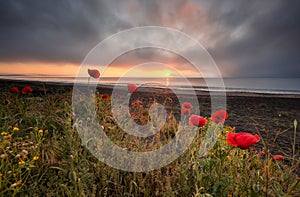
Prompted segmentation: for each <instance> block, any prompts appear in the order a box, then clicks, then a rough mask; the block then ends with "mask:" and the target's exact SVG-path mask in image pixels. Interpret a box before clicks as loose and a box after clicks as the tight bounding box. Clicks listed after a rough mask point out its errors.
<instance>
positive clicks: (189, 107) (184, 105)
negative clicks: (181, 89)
mask: <svg viewBox="0 0 300 197" xmlns="http://www.w3.org/2000/svg"><path fill="white" fill-rule="evenodd" d="M181 107H182V108H183V109H191V108H193V105H192V104H191V103H189V102H184V103H183V104H182V105H181Z"/></svg>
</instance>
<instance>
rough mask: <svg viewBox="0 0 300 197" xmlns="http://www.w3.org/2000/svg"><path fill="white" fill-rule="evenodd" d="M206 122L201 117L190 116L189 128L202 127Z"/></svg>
mask: <svg viewBox="0 0 300 197" xmlns="http://www.w3.org/2000/svg"><path fill="white" fill-rule="evenodd" d="M206 122H207V120H206V119H205V118H203V117H201V116H197V115H191V117H190V119H189V124H190V125H191V126H196V127H202V126H204V125H205V124H206Z"/></svg>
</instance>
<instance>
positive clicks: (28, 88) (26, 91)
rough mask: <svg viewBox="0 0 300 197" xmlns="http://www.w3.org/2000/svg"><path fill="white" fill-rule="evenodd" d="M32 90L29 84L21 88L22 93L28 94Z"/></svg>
mask: <svg viewBox="0 0 300 197" xmlns="http://www.w3.org/2000/svg"><path fill="white" fill-rule="evenodd" d="M30 92H32V88H31V87H30V86H26V87H24V88H23V89H22V94H28V93H30Z"/></svg>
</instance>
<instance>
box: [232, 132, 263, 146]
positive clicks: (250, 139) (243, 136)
mask: <svg viewBox="0 0 300 197" xmlns="http://www.w3.org/2000/svg"><path fill="white" fill-rule="evenodd" d="M259 139H260V138H259V136H258V135H257V134H256V135H252V134H251V133H247V132H241V133H232V132H229V133H228V134H227V137H226V141H227V142H228V144H230V145H232V146H237V147H238V148H241V149H247V148H249V147H250V146H252V145H253V144H255V143H257V142H258V141H259Z"/></svg>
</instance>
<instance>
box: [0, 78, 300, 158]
mask: <svg viewBox="0 0 300 197" xmlns="http://www.w3.org/2000/svg"><path fill="white" fill-rule="evenodd" d="M0 84H1V85H0V90H1V91H3V92H8V93H9V89H10V88H11V87H14V86H16V87H19V88H22V87H24V86H26V85H30V86H32V88H33V90H34V91H33V95H34V96H43V95H44V94H49V93H56V92H58V91H60V92H61V91H72V89H73V84H66V83H56V82H36V81H21V80H19V81H18V80H4V79H0ZM112 87H113V86H111V85H100V86H99V87H98V90H99V92H100V93H101V94H104V93H108V94H111V92H112ZM149 97H154V98H155V99H156V100H158V102H163V100H164V99H165V98H166V97H170V98H172V100H173V102H172V103H170V104H169V106H166V108H167V109H170V110H172V111H174V114H175V115H176V114H177V116H178V117H179V116H180V104H179V102H178V99H177V97H176V95H175V94H174V93H173V92H172V91H171V90H166V89H159V88H158V89H153V88H152V89H149V88H140V89H139V91H138V93H137V94H135V95H133V96H132V99H140V100H142V101H146V100H147V99H148V98H149ZM180 97H181V98H183V99H186V100H188V99H189V95H185V93H184V92H183V93H182V94H181V95H180ZM197 98H198V102H199V106H200V112H201V115H203V116H206V117H209V116H210V114H211V111H210V110H211V109H210V106H211V103H210V95H209V92H197ZM226 100H227V111H228V113H229V119H228V120H227V121H226V123H225V125H230V126H232V127H235V128H236V131H238V132H240V131H247V132H252V133H259V134H260V135H261V136H262V137H263V139H264V140H265V141H269V143H273V142H274V143H273V144H274V146H273V147H271V146H270V149H272V152H273V153H274V154H275V153H280V152H282V151H283V152H284V153H287V154H288V153H289V152H290V147H291V142H292V136H293V132H294V128H293V125H294V124H293V122H294V120H295V119H296V120H298V121H299V122H300V95H283V94H282V95H279V94H276V95H273V94H259V93H242V92H230V93H226ZM298 132H299V127H298V128H297V138H296V142H297V145H296V147H298V150H299V147H300V134H298ZM276 133H282V134H281V135H279V136H278V137H277V138H276V140H275V141H274V139H275V136H276ZM268 138H269V139H268ZM267 139H268V140H267ZM260 147H261V146H260Z"/></svg>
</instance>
